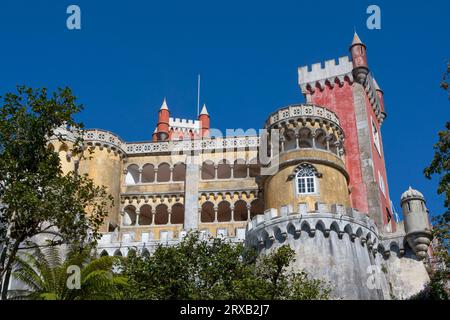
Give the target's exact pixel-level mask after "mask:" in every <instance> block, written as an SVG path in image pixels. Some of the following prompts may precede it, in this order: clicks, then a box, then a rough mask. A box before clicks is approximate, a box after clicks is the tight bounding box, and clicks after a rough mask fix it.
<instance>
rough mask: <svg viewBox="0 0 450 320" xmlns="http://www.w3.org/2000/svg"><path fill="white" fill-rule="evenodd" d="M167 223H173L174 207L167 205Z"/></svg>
mask: <svg viewBox="0 0 450 320" xmlns="http://www.w3.org/2000/svg"><path fill="white" fill-rule="evenodd" d="M167 225H172V208H170V207H169V206H167Z"/></svg>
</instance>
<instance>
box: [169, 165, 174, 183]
mask: <svg viewBox="0 0 450 320" xmlns="http://www.w3.org/2000/svg"><path fill="white" fill-rule="evenodd" d="M169 170H170V176H169V182H173V167H169Z"/></svg>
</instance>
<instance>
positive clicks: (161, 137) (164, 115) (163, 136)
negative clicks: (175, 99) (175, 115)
mask: <svg viewBox="0 0 450 320" xmlns="http://www.w3.org/2000/svg"><path fill="white" fill-rule="evenodd" d="M169 118H170V112H169V107H168V106H167V102H166V98H164V101H163V103H162V105H161V108H160V109H159V113H158V124H157V127H156V139H157V140H158V141H166V140H168V139H169Z"/></svg>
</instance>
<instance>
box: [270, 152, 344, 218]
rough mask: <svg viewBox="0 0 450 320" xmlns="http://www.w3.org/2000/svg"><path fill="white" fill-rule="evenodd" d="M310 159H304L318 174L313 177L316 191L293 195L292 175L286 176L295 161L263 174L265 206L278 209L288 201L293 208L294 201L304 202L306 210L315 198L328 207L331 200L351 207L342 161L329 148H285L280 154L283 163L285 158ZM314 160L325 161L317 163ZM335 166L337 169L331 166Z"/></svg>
mask: <svg viewBox="0 0 450 320" xmlns="http://www.w3.org/2000/svg"><path fill="white" fill-rule="evenodd" d="M299 158H302V159H310V161H307V162H309V163H311V164H312V165H314V166H315V167H316V169H317V171H318V172H319V173H321V174H322V177H321V178H317V177H316V181H318V190H319V192H318V193H317V194H312V195H307V196H297V195H296V193H295V183H296V182H295V179H289V175H291V174H292V173H293V171H294V169H295V167H296V166H297V165H298V163H295V162H294V163H292V164H289V165H287V166H285V167H283V168H282V169H281V170H280V171H279V172H278V173H276V174H275V175H274V176H271V177H267V178H266V180H265V182H264V199H265V208H266V209H268V208H276V209H278V210H279V209H280V207H281V206H284V205H288V204H290V205H292V208H293V209H294V211H297V208H298V204H299V203H301V202H306V203H307V204H308V209H309V210H314V204H315V203H316V202H323V203H325V204H327V205H328V206H329V207H330V206H331V205H332V204H341V205H344V206H346V207H351V203H350V197H349V192H348V186H347V179H346V177H345V175H344V173H343V172H342V170H344V167H343V162H342V161H341V160H340V159H339V158H338V157H336V156H334V155H333V154H331V153H330V152H326V151H319V150H296V151H294V152H287V153H285V154H282V155H281V157H280V160H281V163H285V162H286V161H288V159H292V160H295V159H299ZM318 162H329V164H326V163H318ZM333 166H338V167H340V168H341V170H339V169H337V168H335V167H333Z"/></svg>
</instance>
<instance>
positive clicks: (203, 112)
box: [200, 103, 209, 116]
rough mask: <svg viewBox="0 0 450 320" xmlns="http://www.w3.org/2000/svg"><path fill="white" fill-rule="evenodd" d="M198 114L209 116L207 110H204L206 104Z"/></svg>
mask: <svg viewBox="0 0 450 320" xmlns="http://www.w3.org/2000/svg"><path fill="white" fill-rule="evenodd" d="M200 114H206V115H208V116H209V113H208V110H207V109H206V103H204V104H203V108H202V111H200Z"/></svg>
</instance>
